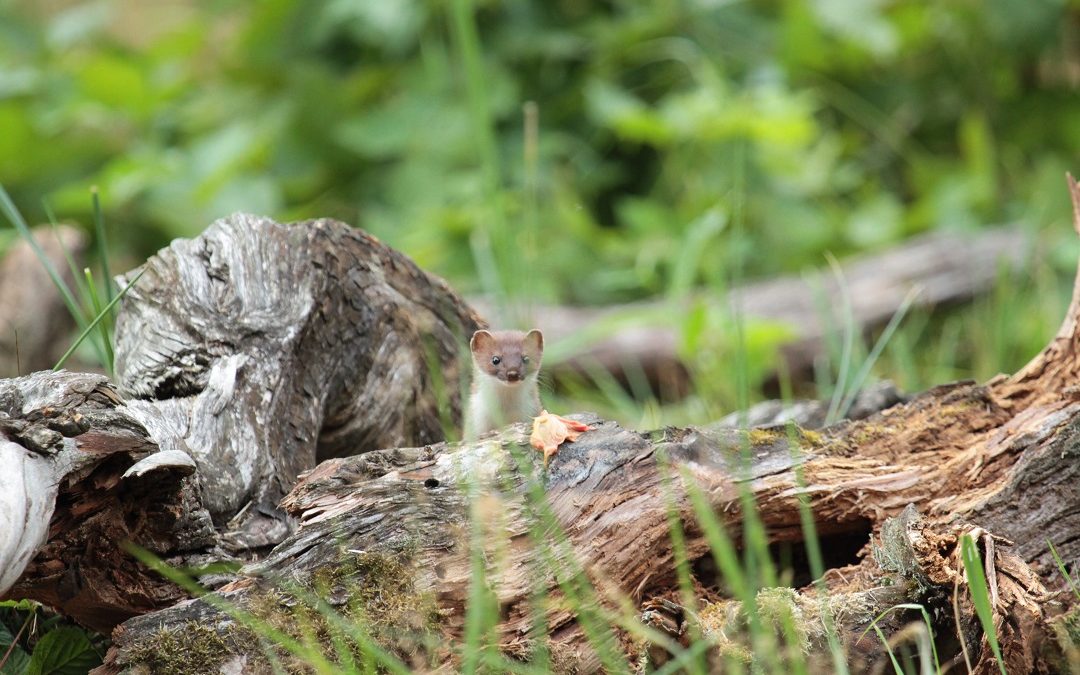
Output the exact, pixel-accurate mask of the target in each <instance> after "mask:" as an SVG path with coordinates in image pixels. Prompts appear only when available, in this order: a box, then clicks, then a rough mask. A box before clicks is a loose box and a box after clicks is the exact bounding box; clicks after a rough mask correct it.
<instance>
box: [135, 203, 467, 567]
mask: <svg viewBox="0 0 1080 675" xmlns="http://www.w3.org/2000/svg"><path fill="white" fill-rule="evenodd" d="M145 268H146V272H145V274H144V275H143V276H142V278H141V279H140V280H139V282H138V284H137V285H136V287H135V288H134V290H132V291H131V292H130V293H129V294H128V295H127V296H126V297H125V299H124V301H123V304H122V307H121V311H120V314H119V317H118V319H117V324H116V374H117V380H118V382H119V385H120V391H121V392H122V393H123V394H125V395H126V396H129V397H130V398H132V399H134V400H132V401H131V403H130V406H131V408H132V409H133V410H134V411H136V412H137V413H138V412H141V411H144V410H145V411H147V412H148V413H149V414H148V416H147V420H146V423H147V428H148V429H149V431H150V432H151V435H152V436H153V437H154V438H163V439H165V438H169V437H176V438H181V439H183V441H184V444H185V446H186V448H187V449H188V451H189V452H191V454H192V457H193V458H194V459H195V461H196V463H197V464H198V465H199V469H200V470H199V474H198V477H199V482H200V486H201V492H200V494H201V497H202V500H203V504H204V505H205V506H206V507H207V508H208V509H209V511H210V513H211V515H213V517H214V520H215V522H216V523H218V524H222V523H224V522H226V521H229V520H233V521H234V522H232V523H230V525H229V528H228V532H227V533H226V537H225V543H226V544H227V545H228V546H229V547H231V548H233V549H234V550H240V549H247V548H258V547H261V546H267V545H272V544H275V543H277V542H278V541H280V540H281V539H282V538H283V537H284V536H285V535H286V534H287V533H288V531H289V524H288V523H287V521H286V520H285V518H284V516H283V514H281V512H280V511H278V510H277V509H276V505H277V502H278V501H279V500H280V499H281V497H282V496H284V494H285V493H286V492H288V491H289V489H290V488H292V486H293V484H294V483H295V481H296V477H297V475H298V474H299V473H301V472H302V471H306V470H308V469H311V468H312V467H314V466H315V464H316V461H317V460H318V459H325V458H327V457H333V456H338V455H353V454H360V453H363V452H367V451H370V450H376V449H379V448H388V447H398V446H405V445H416V444H423V443H431V442H435V441H439V440H442V439H443V438H444V429H443V425H444V424H448V425H456V424H457V423H458V419H459V416H460V409H461V401H460V389H459V383H460V380H461V377H462V372H463V368H462V363H463V361H462V358H463V357H462V353H461V350H460V345H461V344H463V343H465V342H467V340H468V337H469V336H471V335H472V332H473V331H474V330H475V329H476V328H478V327H479V325H480V324H479V318H478V317H477V316H476V315H475V314H474V313H473V312H472V311H471V310H470V309H469V308H468V307H467V306H466V305H465V304H464V303H463V302H462V301H461V300H460V299H458V297H457V296H456V295H454V293H453V292H452V291H451V290H450V289H449V288H448V287H447V286H446V284H445V282H443V281H442V280H441V279H438V278H436V277H434V276H432V275H430V274H427V273H425V272H423V271H422V270H420V269H419V268H418V267H417V266H416V265H415V264H414V263H413V262H412V261H411V260H409V259H408V258H406V257H405V256H403V255H401V254H400V253H398V252H397V251H394V250H392V249H390V248H388V247H386V246H384V245H383V244H382V243H381V242H379V241H378V240H376V239H375V238H374V237H372V236H370V235H368V234H365V233H363V232H361V231H359V230H355V229H353V228H350V227H349V226H348V225H346V224H344V223H340V222H337V221H332V220H314V221H306V222H302V223H294V224H288V225H283V224H280V223H276V222H274V221H272V220H269V219H266V218H259V217H255V216H250V215H244V214H237V215H234V216H231V217H229V218H226V219H223V220H219V221H218V222H216V223H214V224H213V225H211V226H210V228H208V229H207V230H206V232H204V233H203V234H202V235H201V236H199V237H198V238H196V239H193V240H177V241H175V242H173V244H172V245H171V246H169V247H168V248H166V249H162V250H161V251H160V252H159V253H158V254H157V255H155V256H154V257H153V258H151V259H150V260H149V261H147V263H146V265H145ZM134 274H135V272H132V273H129V274H128V277H127V278H128V279H130V278H132V277H133V276H134ZM466 366H467V364H466ZM440 397H441V400H440ZM440 406H441V407H440ZM237 514H240V517H237Z"/></svg>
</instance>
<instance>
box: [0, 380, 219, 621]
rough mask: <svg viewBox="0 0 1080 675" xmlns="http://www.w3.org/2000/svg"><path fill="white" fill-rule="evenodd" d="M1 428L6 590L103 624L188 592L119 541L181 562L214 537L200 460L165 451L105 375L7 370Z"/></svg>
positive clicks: (1, 584)
mask: <svg viewBox="0 0 1080 675" xmlns="http://www.w3.org/2000/svg"><path fill="white" fill-rule="evenodd" d="M0 437H2V438H0V466H2V467H3V471H0V597H6V598H32V599H35V600H38V601H40V602H43V603H45V604H47V605H49V606H50V607H53V608H55V609H57V610H58V611H60V612H62V613H63V614H65V615H67V616H70V617H73V618H76V619H77V620H78V621H80V622H81V623H83V624H84V625H87V626H90V627H92V628H95V629H97V630H101V631H108V630H110V629H111V628H112V627H113V626H115V625H116V624H117V623H118V622H120V621H123V620H124V619H127V618H129V617H131V616H135V615H138V614H142V613H144V612H148V611H151V610H153V609H156V608H159V607H163V606H168V605H171V604H173V603H176V602H178V601H179V600H181V599H183V597H184V594H183V592H182V591H180V589H178V588H176V587H175V586H173V585H172V584H169V583H166V582H165V581H164V580H163V579H161V578H154V576H153V575H150V574H147V570H146V569H145V568H143V567H142V566H141V565H138V564H137V563H136V562H135V561H134V560H133V559H132V558H131V557H130V556H129V555H127V553H125V552H124V551H123V550H122V549H121V548H120V545H121V543H122V542H125V541H134V542H137V543H138V544H139V545H140V546H143V547H144V548H147V549H149V550H151V551H154V552H155V553H156V554H157V555H160V556H164V557H166V558H167V559H170V560H172V561H173V563H174V564H192V563H195V562H198V561H197V560H195V559H193V558H191V557H189V556H186V555H185V554H184V552H192V551H199V550H203V551H207V550H210V549H211V548H212V547H213V545H214V543H215V541H216V535H215V532H214V528H213V525H212V523H211V521H210V515H209V514H208V513H207V512H206V510H205V509H203V508H201V507H200V506H199V503H198V499H197V497H196V490H195V487H196V486H195V484H194V483H193V482H192V481H191V480H190V478H189V476H191V475H192V473H193V472H194V471H195V464H194V463H193V462H192V461H191V459H190V457H188V456H187V455H186V453H183V452H182V451H172V452H158V446H157V444H156V443H154V442H153V441H152V440H151V439H150V438H149V436H148V435H147V433H146V431H145V430H144V429H143V426H142V424H141V423H140V422H139V421H138V420H136V418H135V416H134V415H132V412H131V410H130V409H128V408H127V407H126V406H124V404H123V403H122V402H121V400H120V397H119V396H118V395H117V393H116V390H115V389H113V387H112V385H110V384H109V383H108V382H107V381H106V379H105V378H104V377H103V376H101V375H91V374H85V373H70V372H65V371H61V372H57V373H53V372H50V371H44V372H38V373H34V374H33V375H28V376H24V377H20V378H15V379H7V380H0ZM222 557H223V556H221V555H219V556H217V558H218V559H221V558H222Z"/></svg>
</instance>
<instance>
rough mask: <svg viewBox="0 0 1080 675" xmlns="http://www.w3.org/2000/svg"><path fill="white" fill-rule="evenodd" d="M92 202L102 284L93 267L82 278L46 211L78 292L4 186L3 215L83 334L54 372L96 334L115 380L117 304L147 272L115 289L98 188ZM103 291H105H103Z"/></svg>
mask: <svg viewBox="0 0 1080 675" xmlns="http://www.w3.org/2000/svg"><path fill="white" fill-rule="evenodd" d="M91 199H92V202H93V213H94V230H95V233H96V236H95V243H96V249H97V259H98V261H99V263H100V264H101V273H102V276H103V279H101V280H100V282H99V281H97V280H95V278H94V275H93V272H91V270H90V268H89V267H87V268H84V269H83V272H82V274H79V272H78V270H77V267H76V264H75V261H74V259H73V258H72V256H71V253H70V251H67V250H66V249H64V248H63V242H62V241H61V240H60V237H59V235H58V233H57V223H56V219H55V217H54V216H53V214H52V212H51V210H49V209H48V207H46V211H47V213H48V217H49V222H50V226H51V227H52V231H53V234H54V236H56V239H57V244H58V245H59V246H60V248H61V249H62V252H63V255H64V259H65V262H66V263H67V266H68V270H69V272H70V274H71V278H72V280H73V283H74V285H75V287H74V289H72V288H71V287H70V286H69V285H68V283H67V281H65V279H64V277H63V275H61V274H60V272H59V270H57V269H56V266H55V265H54V264H53V262H52V259H51V258H49V256H48V255H47V254H46V253H45V251H44V249H42V247H41V245H40V244H39V243H38V241H37V239H36V238H35V237H34V234H33V232H32V231H31V229H30V226H29V225H28V224H27V222H26V219H25V218H24V217H23V215H22V213H21V212H20V211H19V209H18V207H16V206H15V203H14V202H13V201H12V200H11V197H10V196H9V195H8V193H7V190H5V189H4V187H3V185H0V213H3V215H4V217H5V218H6V219H7V221H8V222H9V223H10V224H11V225H12V226H13V227H14V228H15V230H16V231H17V232H18V233H19V235H20V236H21V237H22V238H23V240H24V241H26V243H27V244H28V245H29V246H30V248H31V250H33V252H34V254H35V255H36V256H37V258H38V260H39V261H40V262H41V264H42V266H43V267H44V268H45V270H46V272H47V273H48V275H49V278H50V279H51V280H52V282H53V285H54V286H55V287H56V290H57V291H58V292H59V293H60V297H61V298H62V299H63V301H64V305H65V306H66V307H67V309H68V313H69V314H70V315H71V317H72V319H73V320H74V321H75V325H76V326H77V327H78V328H79V330H80V333H79V335H78V337H77V338H75V340H74V341H73V342H72V343H71V345H70V347H69V348H68V349H67V351H66V352H64V354H63V356H61V357H60V359H59V361H57V363H56V365H55V366H53V370H59V369H60V368H61V367H63V365H64V363H65V362H67V360H68V359H69V358H70V357H71V355H72V354H73V353H74V352H75V350H76V349H78V347H79V346H80V345H81V344H82V343H83V342H84V341H86V340H87V339H88V338H90V337H91V335H93V334H94V333H95V332H96V339H90V340H89V342H90V344H91V347H92V349H93V351H94V353H95V354H96V356H97V359H98V363H99V364H100V365H101V367H103V368H104V369H105V371H106V372H107V373H108V374H109V375H110V376H111V375H112V374H113V372H114V367H115V363H114V360H115V357H114V354H113V348H112V323H113V313H112V312H113V309H114V308H115V306H116V304H117V303H118V302H119V301H120V300H121V299H122V298H123V297H124V294H126V293H127V291H128V290H130V289H131V288H133V287H134V285H135V283H136V282H137V281H138V279H139V277H141V276H142V273H143V271H145V268H144V269H143V270H142V271H140V272H139V274H138V275H136V276H135V277H134V278H132V280H131V281H130V282H129V283H128V284H127V285H126V286H125V287H124V288H122V289H120V290H119V291H117V290H116V289H115V286H114V282H113V279H112V275H111V272H110V270H109V249H108V241H107V239H106V234H105V221H104V217H103V216H102V213H101V202H100V199H99V197H98V192H97V189H96V188H95V189H94V190H92V192H91ZM99 288H100V289H101V290H99Z"/></svg>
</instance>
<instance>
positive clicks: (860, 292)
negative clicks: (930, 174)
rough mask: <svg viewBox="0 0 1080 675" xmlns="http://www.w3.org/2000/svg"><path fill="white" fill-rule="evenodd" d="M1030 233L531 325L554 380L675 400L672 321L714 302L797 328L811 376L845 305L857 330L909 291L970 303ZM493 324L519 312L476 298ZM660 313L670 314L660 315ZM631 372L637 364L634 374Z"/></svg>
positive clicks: (791, 344) (679, 391)
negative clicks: (588, 380)
mask: <svg viewBox="0 0 1080 675" xmlns="http://www.w3.org/2000/svg"><path fill="white" fill-rule="evenodd" d="M1030 248H1031V247H1030V245H1029V241H1028V235H1027V234H1026V233H1025V231H1024V229H1023V228H1021V227H1019V226H1001V227H996V228H993V229H988V230H983V231H980V232H977V233H962V232H933V233H930V234H925V235H921V236H919V237H914V238H912V239H911V240H910V241H907V242H904V243H903V244H900V245H899V246H897V247H896V248H893V249H890V250H887V251H884V252H881V253H874V254H869V255H864V256H862V257H859V258H856V259H854V260H852V261H850V262H847V263H845V264H843V265H841V266H840V269H839V272H838V273H834V272H832V271H830V270H827V269H826V270H816V271H813V272H810V273H807V274H804V275H791V276H785V277H779V278H775V279H769V280H766V281H759V282H754V283H749V284H747V285H745V286H741V287H738V288H735V289H733V290H732V291H731V292H729V293H728V294H727V295H726V297H722V298H717V297H711V296H699V297H695V298H692V299H690V300H685V299H680V300H678V301H674V302H672V301H643V302H637V303H629V304H626V305H619V306H613V307H602V308H595V307H560V306H550V305H539V306H531V307H528V308H526V309H525V310H524V313H525V314H526V315H527V320H526V323H529V324H530V325H537V326H540V327H542V328H543V329H544V331H545V333H544V334H545V338H546V339H547V341H548V343H549V344H551V345H553V346H554V348H555V350H556V353H557V354H560V355H561V356H560V358H559V359H558V360H556V361H552V362H551V363H550V364H549V367H548V373H549V374H550V375H552V376H553V377H554V378H555V379H556V380H558V379H560V378H565V377H581V376H589V374H590V373H592V372H593V370H594V369H596V368H599V369H601V370H603V371H606V372H609V373H612V374H613V375H614V376H615V377H616V378H618V379H620V380H622V381H627V380H628V379H629V375H630V374H632V373H633V372H640V373H643V374H644V375H645V376H646V378H647V379H648V381H649V382H650V384H651V386H652V387H653V390H654V391H655V392H656V393H657V394H658V395H660V396H661V397H663V398H665V399H677V398H680V397H681V396H683V395H684V394H685V393H686V392H687V391H688V390H689V388H690V387H691V384H690V381H689V369H688V366H689V364H687V363H686V362H685V354H683V353H681V352H680V348H679V345H680V335H679V330H678V327H677V325H675V324H673V322H672V321H671V320H670V317H673V316H684V315H686V314H687V312H689V311H690V310H691V309H694V308H707V309H708V310H709V311H711V312H714V313H718V315H720V316H729V315H732V314H733V313H735V312H738V313H739V315H740V316H741V317H742V318H743V320H744V321H747V322H755V321H761V322H770V323H771V324H775V325H780V326H784V327H785V328H787V329H788V330H790V336H789V337H787V338H785V340H784V342H783V343H782V344H781V356H782V357H783V360H784V364H785V367H786V369H787V372H789V373H804V372H809V371H810V370H811V369H812V368H813V366H814V362H815V359H817V358H818V357H820V356H821V355H822V354H824V353H825V352H826V341H827V340H828V339H829V337H830V334H835V333H836V331H838V330H840V329H839V328H837V327H840V326H845V325H847V322H848V321H849V317H847V316H845V313H844V311H843V308H844V306H845V302H846V301H847V299H849V300H850V303H851V315H850V321H851V323H852V324H853V325H854V326H855V327H856V329H857V330H858V331H859V334H866V333H868V332H869V331H871V330H873V329H875V328H879V327H881V326H884V325H885V324H886V323H887V322H888V321H889V319H890V318H892V316H893V315H894V314H895V313H896V312H897V311H898V310H899V309H900V307H901V306H902V305H903V304H904V302H905V300H906V299H907V297H908V294H909V293H912V292H913V291H917V295H916V296H915V299H914V303H913V305H914V306H915V307H922V308H931V307H939V306H943V305H949V304H953V303H957V302H962V301H965V300H968V299H970V298H973V297H976V296H978V295H979V294H980V293H984V292H986V291H988V290H990V289H991V288H993V285H994V283H995V282H996V280H997V279H998V277H999V274H1000V271H1001V269H1002V268H1003V267H1004V268H1007V269H1011V270H1014V271H1019V270H1022V269H1023V268H1024V266H1025V265H1026V264H1027V263H1028V260H1029V257H1030ZM471 302H472V304H473V306H475V307H477V308H478V309H479V310H480V312H481V314H483V315H484V316H486V317H488V318H489V320H490V321H491V323H492V324H493V325H502V324H506V325H509V323H508V319H510V318H518V317H517V315H518V314H520V313H521V311H520V308H514V311H513V312H509V314H511V316H508V317H504V316H503V315H502V314H503V312H501V311H500V307H499V305H498V304H497V303H494V302H491V301H490V300H487V299H483V298H474V299H472V300H471ZM661 317H662V318H661ZM628 369H630V370H628Z"/></svg>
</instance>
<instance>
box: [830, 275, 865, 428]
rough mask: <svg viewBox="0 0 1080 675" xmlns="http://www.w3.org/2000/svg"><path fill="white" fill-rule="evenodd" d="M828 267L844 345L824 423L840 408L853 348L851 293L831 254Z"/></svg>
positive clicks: (854, 332)
mask: <svg viewBox="0 0 1080 675" xmlns="http://www.w3.org/2000/svg"><path fill="white" fill-rule="evenodd" d="M827 258H828V261H829V267H830V268H831V269H832V272H833V276H834V277H835V278H836V283H837V287H838V288H839V289H840V306H841V308H842V309H843V311H844V326H843V328H844V345H843V349H842V351H841V353H840V364H839V368H838V370H837V373H836V385H835V386H834V387H833V393H832V397H831V398H830V399H829V410H828V412H827V413H826V414H825V423H826V424H829V423H831V422H835V421H836V419H837V413H838V412H839V410H840V402H841V401H842V400H843V398H844V395H845V394H846V392H847V388H848V381H847V380H848V370H849V369H850V368H851V362H852V358H853V357H852V355H853V353H854V350H855V334H856V332H857V329H856V327H855V315H854V313H853V311H852V309H851V294H850V293H849V292H848V286H847V281H846V280H845V279H844V273H843V270H841V269H840V262H839V261H838V260H837V259H836V258H835V257H834V256H833V255H831V254H829V255H828V256H827Z"/></svg>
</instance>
